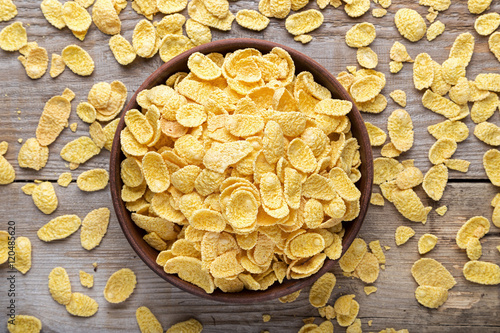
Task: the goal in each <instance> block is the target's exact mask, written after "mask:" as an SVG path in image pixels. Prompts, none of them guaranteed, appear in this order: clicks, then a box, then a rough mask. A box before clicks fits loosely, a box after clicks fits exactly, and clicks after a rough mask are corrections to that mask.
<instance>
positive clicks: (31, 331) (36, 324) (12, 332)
mask: <svg viewBox="0 0 500 333" xmlns="http://www.w3.org/2000/svg"><path fill="white" fill-rule="evenodd" d="M2 5H3V4H2ZM16 13H17V11H16ZM7 329H8V330H9V333H39V332H40V331H41V330H42V322H41V321H40V319H38V318H36V317H33V316H27V315H16V316H15V317H14V318H13V320H10V318H9V321H8V322H7Z"/></svg>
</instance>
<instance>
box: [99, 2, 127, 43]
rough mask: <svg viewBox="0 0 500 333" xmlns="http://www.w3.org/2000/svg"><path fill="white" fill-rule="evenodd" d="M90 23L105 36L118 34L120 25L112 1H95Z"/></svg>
mask: <svg viewBox="0 0 500 333" xmlns="http://www.w3.org/2000/svg"><path fill="white" fill-rule="evenodd" d="M92 21H93V22H94V24H95V25H96V27H97V28H98V29H99V30H101V31H102V32H103V33H105V34H107V35H117V34H119V33H120V30H121V26H122V23H121V21H120V18H119V17H118V13H117V11H116V9H115V7H114V2H113V1H112V0H96V2H95V3H94V6H93V7H92Z"/></svg>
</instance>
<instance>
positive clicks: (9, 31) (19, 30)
mask: <svg viewBox="0 0 500 333" xmlns="http://www.w3.org/2000/svg"><path fill="white" fill-rule="evenodd" d="M2 5H3V4H2ZM27 43H28V35H27V33H26V29H25V28H24V27H23V24H22V22H14V23H12V24H10V25H8V26H6V27H5V28H3V29H2V31H0V48H1V49H2V50H4V51H18V50H19V49H20V48H22V47H23V46H25V45H26V44H27Z"/></svg>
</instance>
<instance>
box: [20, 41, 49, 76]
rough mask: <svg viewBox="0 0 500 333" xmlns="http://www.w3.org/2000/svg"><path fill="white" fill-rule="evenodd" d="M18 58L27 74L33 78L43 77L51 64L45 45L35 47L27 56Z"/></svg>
mask: <svg viewBox="0 0 500 333" xmlns="http://www.w3.org/2000/svg"><path fill="white" fill-rule="evenodd" d="M18 59H19V61H21V64H22V65H23V66H24V68H25V69H26V75H28V77H29V78H30V79H33V80H36V79H39V78H41V77H42V76H43V75H44V74H45V72H46V71H47V68H48V66H49V56H48V54H47V50H45V49H44V48H43V47H34V48H32V49H31V50H29V52H28V53H27V55H26V57H24V56H19V57H18Z"/></svg>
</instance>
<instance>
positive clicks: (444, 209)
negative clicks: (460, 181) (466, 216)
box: [436, 206, 448, 216]
mask: <svg viewBox="0 0 500 333" xmlns="http://www.w3.org/2000/svg"><path fill="white" fill-rule="evenodd" d="M447 211H448V207H446V206H441V207H438V208H436V213H438V215H440V216H444V214H446V212H447Z"/></svg>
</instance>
